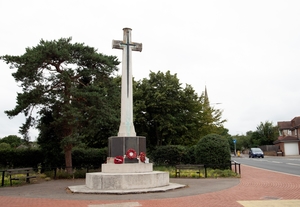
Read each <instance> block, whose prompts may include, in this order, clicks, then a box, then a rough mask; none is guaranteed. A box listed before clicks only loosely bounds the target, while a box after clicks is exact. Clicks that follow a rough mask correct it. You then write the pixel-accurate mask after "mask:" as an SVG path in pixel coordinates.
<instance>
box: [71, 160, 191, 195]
mask: <svg viewBox="0 0 300 207" xmlns="http://www.w3.org/2000/svg"><path fill="white" fill-rule="evenodd" d="M182 187H185V185H180V184H176V183H169V173H168V172H161V171H153V165H152V163H132V164H131V163H130V164H102V172H95V173H87V174H86V180H85V185H82V186H69V189H70V190H71V191H72V192H73V193H99V194H128V193H147V192H161V191H167V190H172V189H177V188H182Z"/></svg>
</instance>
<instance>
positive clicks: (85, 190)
mask: <svg viewBox="0 0 300 207" xmlns="http://www.w3.org/2000/svg"><path fill="white" fill-rule="evenodd" d="M184 187H185V185H182V184H177V183H169V185H166V186H162V187H156V188H143V189H128V190H98V189H91V188H88V187H87V186H86V185H76V186H69V187H68V188H69V189H70V191H72V192H73V193H86V194H116V195H122V194H138V193H153V192H166V191H168V190H174V189H178V188H184Z"/></svg>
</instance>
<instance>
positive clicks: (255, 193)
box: [0, 165, 300, 207]
mask: <svg viewBox="0 0 300 207" xmlns="http://www.w3.org/2000/svg"><path fill="white" fill-rule="evenodd" d="M241 168H242V178H241V182H240V183H239V184H238V185H237V186H234V187H232V188H229V189H226V190H222V191H218V192H213V193H206V194H200V195H195V196H187V197H179V198H168V199H157V200H156V199H153V200H130V201H128V200H127V201H124V202H138V203H139V206H143V207H152V206H153V207H154V206H155V207H169V206H172V207H177V206H178V207H182V206H183V207H198V206H205V207H207V206H212V207H218V206H222V207H224V206H230V207H235V206H236V207H241V206H242V205H241V204H239V203H238V202H237V201H245V200H268V199H282V200H289V199H300V177H298V176H293V175H287V174H282V173H276V172H271V171H266V170H261V169H257V168H253V167H249V166H244V165H243V166H242V167H241ZM121 202H122V201H115V202H113V201H108V200H107V201H105V200H58V199H45V198H24V197H7V196H0V206H1V207H69V206H72V207H88V206H89V205H91V206H90V207H92V206H93V205H100V204H109V203H121Z"/></svg>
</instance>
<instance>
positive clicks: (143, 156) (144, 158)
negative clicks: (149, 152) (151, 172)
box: [140, 152, 146, 162]
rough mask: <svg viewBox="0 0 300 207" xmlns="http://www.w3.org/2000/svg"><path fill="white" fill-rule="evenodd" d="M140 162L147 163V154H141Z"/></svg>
mask: <svg viewBox="0 0 300 207" xmlns="http://www.w3.org/2000/svg"><path fill="white" fill-rule="evenodd" d="M140 160H141V162H145V160H146V154H145V153H144V152H140Z"/></svg>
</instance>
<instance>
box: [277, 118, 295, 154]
mask: <svg viewBox="0 0 300 207" xmlns="http://www.w3.org/2000/svg"><path fill="white" fill-rule="evenodd" d="M277 125H278V129H279V137H278V139H277V140H276V141H274V144H275V145H277V146H278V147H279V150H280V151H282V152H283V153H284V155H299V151H300V150H299V148H300V116H297V117H295V118H293V119H292V120H291V121H279V122H277Z"/></svg>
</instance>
